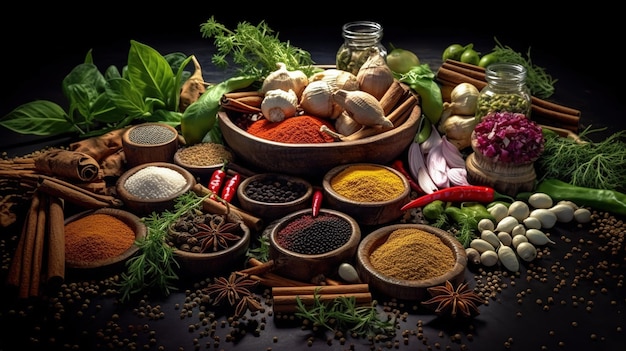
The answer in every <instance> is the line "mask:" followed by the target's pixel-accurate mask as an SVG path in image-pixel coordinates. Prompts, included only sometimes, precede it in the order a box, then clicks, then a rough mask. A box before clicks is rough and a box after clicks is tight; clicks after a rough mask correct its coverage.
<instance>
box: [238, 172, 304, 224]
mask: <svg viewBox="0 0 626 351" xmlns="http://www.w3.org/2000/svg"><path fill="white" fill-rule="evenodd" d="M312 195H313V186H312V185H311V184H310V183H309V182H308V181H306V180H305V179H303V178H300V177H296V176H290V175H286V174H280V173H260V174H255V175H253V176H251V177H248V178H245V179H244V180H243V181H242V182H241V184H239V187H238V188H237V199H238V201H239V204H240V206H241V208H242V209H243V210H245V211H247V212H249V213H252V214H254V215H255V216H257V217H260V218H263V220H265V221H266V222H267V223H269V222H271V221H273V220H275V219H278V218H281V217H283V216H285V215H287V214H290V213H292V212H296V211H299V210H302V209H305V208H311V196H312Z"/></svg>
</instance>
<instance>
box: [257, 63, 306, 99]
mask: <svg viewBox="0 0 626 351" xmlns="http://www.w3.org/2000/svg"><path fill="white" fill-rule="evenodd" d="M276 66H277V67H278V69H277V70H276V71H274V72H272V73H270V74H268V75H267V77H265V79H264V80H263V85H262V87H261V92H263V93H267V92H268V91H270V90H274V89H282V90H284V91H289V89H291V90H293V91H294V92H295V93H296V96H297V97H298V99H299V98H300V96H302V91H303V90H304V88H305V87H306V86H307V84H309V78H308V77H307V76H306V74H304V72H302V71H299V70H295V71H289V70H287V66H286V65H285V64H284V63H282V62H278V63H277V64H276Z"/></svg>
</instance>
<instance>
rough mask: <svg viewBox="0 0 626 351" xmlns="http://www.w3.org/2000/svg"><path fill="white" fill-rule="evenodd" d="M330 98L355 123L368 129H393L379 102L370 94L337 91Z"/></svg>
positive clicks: (359, 91)
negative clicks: (377, 127) (379, 127)
mask: <svg viewBox="0 0 626 351" xmlns="http://www.w3.org/2000/svg"><path fill="white" fill-rule="evenodd" d="M332 97H333V101H334V102H336V103H337V104H338V105H339V106H341V107H342V108H343V109H344V110H345V111H346V113H347V114H348V115H349V116H350V117H352V119H354V120H355V121H356V122H357V123H359V124H362V125H365V126H370V127H373V126H381V127H383V128H393V123H392V122H391V121H390V120H389V119H388V118H387V117H385V112H384V110H383V107H382V106H381V104H380V101H378V100H377V99H376V98H375V97H374V96H372V95H371V94H369V93H367V92H365V91H361V90H354V91H350V90H343V89H339V90H337V91H335V92H334V93H332Z"/></svg>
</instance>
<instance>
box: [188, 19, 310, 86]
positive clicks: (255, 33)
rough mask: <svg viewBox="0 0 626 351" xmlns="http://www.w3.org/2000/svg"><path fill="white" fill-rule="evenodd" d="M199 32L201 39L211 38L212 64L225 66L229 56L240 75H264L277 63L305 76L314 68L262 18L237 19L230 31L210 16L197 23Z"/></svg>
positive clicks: (261, 76)
mask: <svg viewBox="0 0 626 351" xmlns="http://www.w3.org/2000/svg"><path fill="white" fill-rule="evenodd" d="M200 32H201V33H202V37H203V38H214V44H215V47H216V49H217V53H215V54H214V55H213V57H212V59H211V61H212V62H213V64H215V65H216V66H217V67H220V68H226V67H228V65H229V59H232V63H234V64H236V65H238V66H239V67H238V68H237V70H238V72H239V74H241V75H254V76H257V77H259V78H265V77H266V76H267V75H268V73H270V72H272V71H274V70H276V69H277V66H276V64H277V63H278V62H282V63H284V64H285V66H286V67H287V69H288V70H290V71H291V70H302V71H303V72H304V73H305V74H306V75H307V76H310V75H311V74H313V73H314V72H315V71H316V70H317V69H316V68H315V67H314V66H313V64H314V62H313V59H312V58H311V54H310V53H309V52H307V51H305V50H303V49H300V48H298V47H295V46H292V45H291V44H290V43H289V42H288V41H287V42H282V41H281V40H280V39H279V38H278V34H276V35H274V30H272V29H271V28H270V27H269V26H268V25H267V23H265V22H264V21H261V22H260V23H259V24H258V25H256V26H254V25H252V24H250V23H249V22H245V21H244V22H239V23H238V24H237V28H236V29H235V30H230V29H228V28H227V27H226V26H225V25H223V24H222V23H219V22H217V21H216V20H215V18H214V16H211V18H210V19H209V20H207V21H206V22H205V23H203V24H202V25H201V26H200Z"/></svg>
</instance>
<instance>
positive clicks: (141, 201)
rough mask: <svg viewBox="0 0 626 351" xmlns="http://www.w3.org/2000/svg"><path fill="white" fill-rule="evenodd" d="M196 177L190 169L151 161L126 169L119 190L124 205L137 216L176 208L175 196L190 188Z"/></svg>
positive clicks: (118, 183) (118, 186) (120, 179)
mask: <svg viewBox="0 0 626 351" xmlns="http://www.w3.org/2000/svg"><path fill="white" fill-rule="evenodd" d="M195 184H196V179H195V177H194V176H193V174H191V173H190V172H189V171H187V170H186V169H184V168H183V167H180V166H178V165H175V164H173V163H168V162H149V163H144V164H142V165H139V166H136V167H133V168H131V169H129V170H128V171H126V172H124V174H122V175H121V176H120V178H119V179H118V180H117V183H116V191H117V195H118V196H119V198H120V199H121V200H122V201H123V202H124V207H125V208H126V209H128V210H129V211H130V212H133V213H135V214H136V215H138V216H146V215H149V214H151V213H152V212H156V213H159V212H163V211H165V210H171V209H173V208H174V204H175V203H176V198H177V197H179V196H180V195H182V194H184V193H186V192H187V191H190V190H191V188H192V187H193V186H194V185H195Z"/></svg>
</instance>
